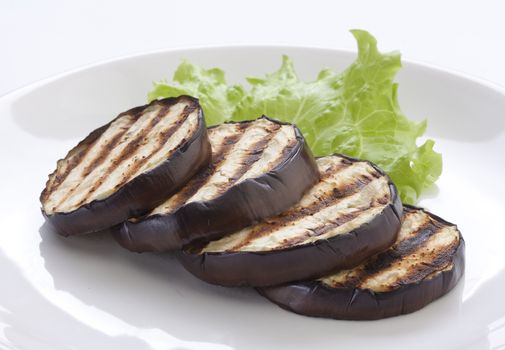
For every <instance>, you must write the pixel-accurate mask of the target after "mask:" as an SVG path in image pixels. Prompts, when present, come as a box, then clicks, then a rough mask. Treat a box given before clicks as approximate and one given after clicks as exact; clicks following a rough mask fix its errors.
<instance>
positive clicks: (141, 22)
mask: <svg viewBox="0 0 505 350" xmlns="http://www.w3.org/2000/svg"><path fill="white" fill-rule="evenodd" d="M351 28H363V29H367V30H369V31H371V32H372V33H373V34H374V35H375V36H376V37H377V38H378V41H379V45H380V47H381V49H383V50H393V49H398V50H400V51H401V52H402V53H403V57H404V58H406V59H412V60H416V61H421V62H427V63H431V64H435V65H438V66H442V67H446V68H451V69H454V70H459V71H462V72H465V73H469V74H471V75H474V76H478V77H481V78H485V79H488V80H492V81H494V82H496V83H498V84H501V85H505V2H503V1H499V0H497V1H482V0H479V1H436V0H430V1H427V0H423V1H417V2H413V1H387V0H380V1H377V0H369V1H346V2H343V1H319V0H305V1H280V0H279V1H275V0H254V1H225V0H208V1H204V0H199V1H195V0H179V1H161V0H158V1H124V0H123V1H119V0H115V1H103V0H85V1H59V0H47V1H36V0H31V1H30V0H24V1H23V0H0V95H3V94H5V93H7V92H9V91H11V90H14V89H16V88H18V87H21V86H23V85H26V84H29V83H30V82H33V81H36V80H39V79H42V78H45V77H48V76H51V75H53V74H56V73H60V72H63V71H66V70H69V69H72V68H76V67H79V66H82V65H85V64H89V63H94V62H97V61H101V60H104V59H109V58H114V57H117V56H122V55H128V54H132V53H138V52H142V51H146V50H158V49H163V48H177V47H190V46H202V45H218V44H219V45H221V44H265V43H266V44H294V45H307V46H321V47H330V48H348V49H354V41H353V39H352V37H351V36H350V35H349V34H348V29H351ZM168 74H169V72H167V75H168ZM160 78H161V77H160Z"/></svg>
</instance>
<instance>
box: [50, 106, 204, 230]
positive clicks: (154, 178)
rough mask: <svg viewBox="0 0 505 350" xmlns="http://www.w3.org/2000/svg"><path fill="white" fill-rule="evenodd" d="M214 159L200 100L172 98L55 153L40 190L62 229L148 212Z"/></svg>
mask: <svg viewBox="0 0 505 350" xmlns="http://www.w3.org/2000/svg"><path fill="white" fill-rule="evenodd" d="M210 159H211V148H210V143H209V140H208V136H207V128H206V126H205V120H204V117H203V112H202V109H201V108H200V105H199V104H198V100H197V99H195V98H192V97H189V96H180V97H178V98H167V99H163V100H159V101H155V102H152V103H150V104H148V105H145V106H141V107H137V108H133V109H131V110H128V111H126V112H123V113H121V114H120V115H119V116H118V117H116V118H115V119H114V120H112V121H111V122H110V123H108V124H106V125H104V126H102V127H101V128H99V129H97V130H95V131H93V132H92V133H91V134H89V135H88V136H87V137H86V138H85V139H84V140H83V141H81V142H80V143H79V144H78V145H77V146H76V147H74V148H73V149H72V150H71V151H70V152H69V153H68V154H67V156H66V157H65V158H64V159H62V160H59V161H58V164H57V168H56V170H55V171H54V172H53V173H52V174H51V175H49V180H48V181H47V183H46V188H45V189H44V191H43V192H42V194H41V196H40V201H41V203H42V213H43V215H44V216H45V217H46V219H47V220H48V221H49V222H50V223H51V224H52V225H53V226H54V227H55V229H56V231H57V232H58V233H60V234H61V235H63V236H69V235H74V234H81V233H89V232H94V231H99V230H102V229H105V228H108V227H110V226H113V225H116V224H118V223H120V222H123V221H124V220H126V219H128V218H129V217H132V216H138V215H142V214H144V213H146V212H147V211H149V210H151V209H152V208H154V207H156V205H158V204H160V203H161V202H162V201H163V200H165V199H166V198H167V197H169V196H170V195H171V194H173V193H174V192H176V190H177V189H179V188H180V187H181V186H182V185H184V184H185V183H186V182H187V181H188V180H189V179H190V178H191V177H192V176H193V175H194V174H195V173H197V172H198V171H199V170H200V169H201V168H202V167H205V166H207V165H208V163H209V162H210Z"/></svg>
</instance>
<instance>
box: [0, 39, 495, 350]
mask: <svg viewBox="0 0 505 350" xmlns="http://www.w3.org/2000/svg"><path fill="white" fill-rule="evenodd" d="M282 54H288V55H290V56H291V57H292V58H293V60H294V62H295V64H296V66H297V69H298V72H299V74H300V76H301V77H302V78H305V79H313V78H315V76H316V74H317V72H318V71H319V69H321V68H323V67H330V68H334V69H336V70H342V69H343V68H345V67H346V65H347V64H349V63H350V62H351V61H352V60H353V58H354V54H353V53H349V52H344V51H335V50H325V49H313V48H310V49H309V48H293V47H227V48H206V49H194V50H184V51H165V52H157V53H150V54H145V55H140V56H134V57H128V58H123V59H119V60H114V61H109V62H105V63H102V64H99V65H95V66H92V67H88V68H85V69H82V70H78V71H74V72H71V73H67V74H63V75H61V76H58V77H56V78H53V79H49V80H46V81H43V82H40V83H37V84H34V85H32V86H29V87H27V88H24V89H21V90H18V91H16V92H14V93H11V94H9V95H7V96H4V97H2V98H0V122H1V126H0V139H1V140H2V144H1V147H0V159H1V160H2V165H1V169H2V171H1V173H0V174H1V175H0V176H1V179H2V181H1V182H0V183H1V184H0V194H1V195H2V200H1V201H0V209H1V210H0V222H1V223H2V225H3V226H2V229H1V231H0V276H2V280H3V281H2V288H0V348H5V349H29V350H31V349H37V350H45V349H51V350H59V349H99V348H100V349H121V350H126V349H135V350H142V349H155V350H158V349H160V350H161V349H262V348H264V349H266V348H272V349H305V348H309V347H310V348H315V349H319V350H323V349H335V348H336V347H338V348H346V347H353V348H354V349H362V348H363V349H370V348H372V347H373V348H374V349H375V350H378V349H388V350H390V349H394V348H406V349H410V350H414V349H426V348H432V349H498V348H502V346H504V345H505V302H504V301H503V289H504V288H505V254H503V248H504V246H505V233H504V230H503V227H502V225H501V219H502V218H503V217H504V216H505V204H504V200H503V198H505V185H504V181H503V176H504V175H503V174H504V173H505V162H504V158H505V155H504V154H505V131H504V130H505V117H504V113H505V90H503V89H501V88H499V87H496V86H493V85H492V84H489V83H485V82H480V81H477V80H475V79H470V78H465V77H463V76H460V75H457V74H453V73H449V72H446V71H443V70H439V69H436V68H431V67H427V66H423V65H420V64H415V63H406V64H405V67H404V68H403V69H402V70H401V72H400V76H399V78H398V81H399V82H400V90H399V94H400V102H401V106H402V108H403V110H404V112H406V114H407V115H408V116H409V117H410V118H413V119H422V118H424V117H428V118H429V128H428V136H429V137H432V138H435V140H436V141H437V143H436V149H437V150H438V151H439V152H442V154H443V156H444V172H443V175H442V177H441V179H440V181H439V182H438V186H437V187H436V188H435V189H433V190H432V191H430V193H429V194H427V195H426V196H425V197H424V198H423V200H422V201H421V202H420V204H421V205H423V206H425V207H427V208H428V209H430V210H432V211H433V212H435V213H437V214H439V215H440V216H442V217H443V218H445V219H447V220H449V221H452V222H455V223H457V224H458V226H459V228H460V229H461V231H462V233H463V235H464V237H465V240H466V244H467V270H466V275H465V277H464V279H463V280H462V281H461V282H460V283H459V285H458V286H457V287H456V288H455V290H453V291H452V292H451V293H450V294H448V295H447V296H445V297H443V298H441V299H440V300H438V301H436V302H434V303H432V304H431V305H429V306H428V307H426V308H424V309H423V310H421V311H418V312H416V313H414V314H411V315H407V316H401V317H396V318H391V319H386V320H381V321H371V322H348V321H334V320H324V319H314V318H308V317H302V316H298V315H295V314H291V313H288V312H286V311H283V310H281V309H280V308H278V307H276V306H275V305H273V304H270V303H269V302H268V301H267V300H265V299H262V298H261V297H260V296H258V295H257V294H256V293H255V292H254V291H253V290H251V289H247V288H240V289H225V288H221V287H216V286H211V285H207V284H205V283H203V282H200V281H198V280H196V279H195V278H194V277H192V276H191V275H189V274H188V273H186V272H185V271H184V270H183V269H182V267H181V266H179V265H178V263H177V262H176V261H175V260H174V259H173V258H172V257H171V256H169V255H167V254H165V255H155V254H132V253H128V252H126V251H124V250H122V249H121V248H120V247H119V246H118V245H117V244H116V243H115V242H113V241H112V240H111V239H110V238H109V236H108V235H107V234H106V233H103V234H98V235H93V236H87V237H73V238H67V239H65V238H62V237H59V236H57V235H55V234H54V233H53V232H51V230H50V229H49V228H48V227H47V226H46V225H45V224H44V220H43V218H42V215H41V214H40V209H39V208H40V204H39V201H38V196H39V193H40V191H41V190H42V188H43V187H44V183H45V181H46V179H47V175H48V174H49V173H50V172H52V171H53V169H54V167H55V164H56V160H57V159H59V158H62V157H63V156H64V155H65V154H66V151H67V150H68V149H69V148H70V147H71V146H73V145H74V144H75V143H76V142H77V141H78V140H79V139H80V138H82V137H84V136H85V135H87V133H88V132H89V131H91V130H92V129H94V128H96V127H98V126H99V125H101V124H104V123H105V122H107V121H108V120H110V119H111V118H112V117H114V116H115V115H117V114H118V112H120V111H123V110H126V109H128V108H130V107H132V106H135V105H139V104H143V103H145V96H146V92H147V91H148V90H149V89H150V88H151V82H152V81H153V80H159V79H160V78H164V77H166V78H170V77H171V74H172V72H173V70H174V69H175V67H176V66H177V64H178V63H179V62H180V60H181V59H182V58H188V59H190V60H191V61H193V62H195V63H198V64H203V65H205V66H207V67H210V66H219V67H222V68H224V69H225V70H226V73H227V75H228V79H229V80H230V81H241V79H243V78H244V76H247V75H260V74H263V73H265V72H270V71H272V70H274V69H276V68H277V67H278V66H279V65H280V57H281V55H282Z"/></svg>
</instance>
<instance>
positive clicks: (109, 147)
mask: <svg viewBox="0 0 505 350" xmlns="http://www.w3.org/2000/svg"><path fill="white" fill-rule="evenodd" d="M141 112H142V110H138V111H134V115H133V118H132V119H131V121H130V123H129V124H128V126H127V127H126V128H123V129H124V130H122V131H121V132H120V133H119V134H116V135H114V137H113V138H112V139H111V140H110V141H109V142H108V143H107V144H106V145H105V148H106V150H104V148H102V151H101V152H100V153H98V155H97V156H96V157H95V159H94V160H93V161H92V164H90V165H89V166H88V167H86V168H85V169H84V171H83V174H82V176H81V182H82V181H84V180H86V179H87V177H88V176H89V174H90V173H91V172H92V171H93V170H94V169H95V168H96V167H97V166H99V165H100V164H102V163H103V162H104V161H105V159H107V155H108V152H110V151H111V150H112V149H113V148H114V147H115V146H116V145H117V143H118V142H119V141H120V139H121V137H122V136H123V135H124V134H125V133H126V132H127V131H128V130H130V128H131V127H132V126H133V125H134V124H135V122H137V120H138V117H139V115H140V113H141ZM122 116H124V115H123V114H121V115H120V116H119V117H122ZM111 124H112V123H111ZM106 130H107V129H106ZM106 130H104V131H103V132H102V134H103V133H104V132H105V131H106ZM99 139H100V136H98V137H97V138H96V139H95V140H94V141H93V143H92V144H90V145H89V146H88V148H87V149H86V150H85V152H84V154H83V155H82V157H80V158H79V161H78V163H76V164H75V165H74V168H75V167H76V166H78V165H79V163H80V162H81V161H82V160H83V159H84V158H85V156H86V155H87V154H88V153H89V151H90V150H91V148H92V147H93V146H94V145H95V144H96V142H98V141H99ZM93 163H95V164H93ZM90 166H92V167H93V168H91V167H90ZM70 173H71V171H69V172H68V173H67V174H66V176H65V177H67V176H68V175H69V174H70ZM79 185H80V183H78V184H76V185H75V186H74V187H72V188H71V189H69V190H68V191H67V192H66V193H65V194H64V195H63V196H62V197H61V198H60V200H59V201H58V203H56V204H55V205H54V206H53V208H52V210H53V211H56V209H57V208H58V207H59V206H60V205H61V204H62V203H64V202H65V201H66V200H67V199H68V198H70V197H71V195H72V194H73V193H74V191H75V190H76V189H77V187H79Z"/></svg>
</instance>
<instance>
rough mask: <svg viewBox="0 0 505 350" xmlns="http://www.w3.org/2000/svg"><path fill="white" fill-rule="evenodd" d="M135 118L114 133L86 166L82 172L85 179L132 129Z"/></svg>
mask: <svg viewBox="0 0 505 350" xmlns="http://www.w3.org/2000/svg"><path fill="white" fill-rule="evenodd" d="M133 124H134V123H133V120H132V123H129V124H128V126H127V127H125V128H123V129H122V130H121V131H120V132H119V133H118V134H116V135H114V137H113V138H112V139H110V140H109V142H108V143H107V144H105V145H104V147H103V148H102V151H101V152H100V153H99V154H98V155H97V157H95V159H93V160H92V161H91V163H90V164H89V165H88V166H87V167H86V168H84V171H83V173H82V179H83V180H84V179H85V178H86V177H87V176H88V175H89V174H91V172H92V171H93V170H95V168H97V167H98V166H99V165H101V164H102V163H103V162H104V161H105V159H107V155H108V154H109V153H110V151H111V150H112V149H113V148H114V147H116V145H117V144H118V142H119V140H121V138H122V137H123V135H124V134H126V133H127V132H128V130H130V128H131V126H132V125H133Z"/></svg>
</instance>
